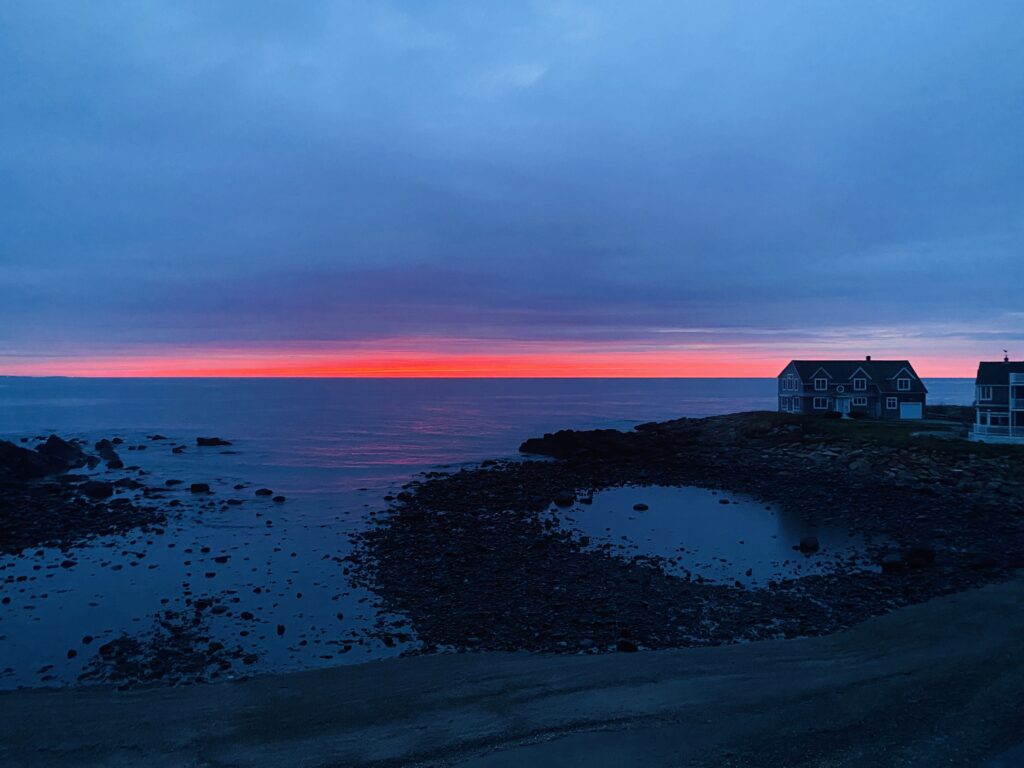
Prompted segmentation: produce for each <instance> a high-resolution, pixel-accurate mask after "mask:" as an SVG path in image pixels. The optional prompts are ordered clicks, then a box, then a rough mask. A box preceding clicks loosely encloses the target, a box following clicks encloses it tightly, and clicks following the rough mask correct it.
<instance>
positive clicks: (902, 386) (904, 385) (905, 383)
mask: <svg viewBox="0 0 1024 768" xmlns="http://www.w3.org/2000/svg"><path fill="white" fill-rule="evenodd" d="M896 389H897V390H898V391H900V392H909V391H910V379H896Z"/></svg>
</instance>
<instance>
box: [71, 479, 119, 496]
mask: <svg viewBox="0 0 1024 768" xmlns="http://www.w3.org/2000/svg"><path fill="white" fill-rule="evenodd" d="M79 490H80V491H81V492H82V493H83V494H85V495H86V496H88V497H89V498H90V499H109V498H110V497H111V496H113V495H114V485H113V483H105V482H103V481H101V480H90V481H88V482H86V483H82V484H81V485H80V486H79Z"/></svg>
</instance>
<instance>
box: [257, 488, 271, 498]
mask: <svg viewBox="0 0 1024 768" xmlns="http://www.w3.org/2000/svg"><path fill="white" fill-rule="evenodd" d="M256 495H257V496H273V495H274V492H273V491H272V490H270V489H269V488H257V489H256Z"/></svg>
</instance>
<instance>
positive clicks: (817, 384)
mask: <svg viewBox="0 0 1024 768" xmlns="http://www.w3.org/2000/svg"><path fill="white" fill-rule="evenodd" d="M814 389H815V390H816V391H818V392H826V391H828V379H815V380H814Z"/></svg>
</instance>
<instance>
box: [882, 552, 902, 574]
mask: <svg viewBox="0 0 1024 768" xmlns="http://www.w3.org/2000/svg"><path fill="white" fill-rule="evenodd" d="M879 565H881V566H882V573H901V572H902V571H903V569H904V567H905V566H904V563H903V558H902V557H900V556H899V555H898V554H897V553H895V552H889V553H888V554H885V555H882V559H881V561H880V562H879Z"/></svg>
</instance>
